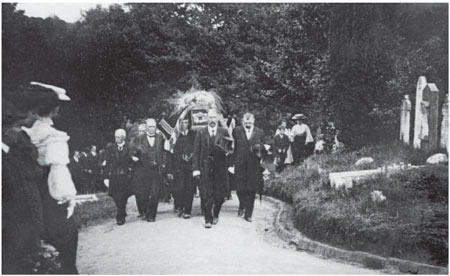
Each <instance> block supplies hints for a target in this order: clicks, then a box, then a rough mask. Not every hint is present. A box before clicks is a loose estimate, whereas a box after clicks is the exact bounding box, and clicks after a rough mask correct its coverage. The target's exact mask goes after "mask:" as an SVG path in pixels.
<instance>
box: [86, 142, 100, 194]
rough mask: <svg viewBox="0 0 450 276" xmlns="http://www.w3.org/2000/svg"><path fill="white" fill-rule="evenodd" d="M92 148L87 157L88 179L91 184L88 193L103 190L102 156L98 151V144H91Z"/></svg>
mask: <svg viewBox="0 0 450 276" xmlns="http://www.w3.org/2000/svg"><path fill="white" fill-rule="evenodd" d="M90 150H91V151H90V152H89V153H88V155H87V157H86V170H87V181H88V185H89V187H88V193H89V192H90V193H95V192H97V191H99V190H101V186H100V185H99V180H100V157H99V155H98V153H97V146H95V145H91V148H90ZM100 181H101V180H100Z"/></svg>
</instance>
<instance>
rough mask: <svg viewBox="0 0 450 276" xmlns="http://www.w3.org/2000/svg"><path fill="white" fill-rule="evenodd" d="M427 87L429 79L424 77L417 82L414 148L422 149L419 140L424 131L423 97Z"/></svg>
mask: <svg viewBox="0 0 450 276" xmlns="http://www.w3.org/2000/svg"><path fill="white" fill-rule="evenodd" d="M426 86H427V79H426V78H425V77H424V76H421V77H419V80H418V81H417V88H416V105H415V107H416V110H415V115H414V139H413V145H414V148H416V149H420V147H421V139H420V138H419V133H420V131H421V130H422V123H423V122H424V120H423V118H422V117H423V116H422V114H423V110H422V95H423V90H424V89H425V87H426Z"/></svg>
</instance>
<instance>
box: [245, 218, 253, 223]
mask: <svg viewBox="0 0 450 276" xmlns="http://www.w3.org/2000/svg"><path fill="white" fill-rule="evenodd" d="M244 219H245V220H246V221H248V222H252V218H244Z"/></svg>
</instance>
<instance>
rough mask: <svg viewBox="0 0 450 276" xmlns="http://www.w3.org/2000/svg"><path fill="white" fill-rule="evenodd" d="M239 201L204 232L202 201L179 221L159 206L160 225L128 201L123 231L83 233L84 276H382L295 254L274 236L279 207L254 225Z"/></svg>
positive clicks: (110, 226)
mask: <svg viewBox="0 0 450 276" xmlns="http://www.w3.org/2000/svg"><path fill="white" fill-rule="evenodd" d="M237 206H238V200H237V197H236V195H233V200H229V201H226V202H225V204H224V206H223V209H222V212H221V215H220V219H219V223H218V224H217V225H215V226H213V228H211V229H205V228H204V226H203V223H204V219H203V217H200V208H199V199H198V198H196V199H195V200H194V209H193V217H192V218H191V219H188V220H186V219H182V218H178V217H177V216H176V215H175V214H174V212H173V205H171V204H170V205H169V204H163V203H160V205H159V208H158V215H157V217H156V222H153V223H150V222H146V221H142V220H139V219H138V218H137V210H136V205H135V199H134V197H133V198H130V199H129V200H128V207H127V212H128V217H127V222H126V224H125V225H123V226H117V225H116V224H115V221H111V222H108V223H106V224H104V225H99V226H94V227H88V228H86V229H84V230H83V231H81V232H80V236H79V246H78V263H77V264H78V269H79V272H80V273H81V274H377V273H379V272H378V271H375V270H369V269H365V268H362V267H359V266H354V265H349V264H344V263H339V262H336V261H332V260H325V259H321V258H318V257H316V256H313V255H310V254H308V253H305V252H299V251H295V250H294V249H293V248H291V247H290V246H288V245H286V243H285V242H283V241H282V240H280V239H279V238H278V237H277V236H276V234H275V233H274V232H273V227H272V221H273V218H274V215H275V211H276V210H275V209H274V206H273V205H272V204H271V203H269V202H266V201H263V202H262V204H260V202H259V200H258V201H256V202H255V211H254V215H253V222H252V223H249V222H246V221H245V220H244V219H242V218H241V217H238V216H237Z"/></svg>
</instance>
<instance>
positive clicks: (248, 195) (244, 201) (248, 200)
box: [237, 191, 255, 218]
mask: <svg viewBox="0 0 450 276" xmlns="http://www.w3.org/2000/svg"><path fill="white" fill-rule="evenodd" d="M237 196H238V198H239V210H244V211H245V213H244V217H245V218H251V217H252V214H253V206H254V204H255V192H253V191H237Z"/></svg>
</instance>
